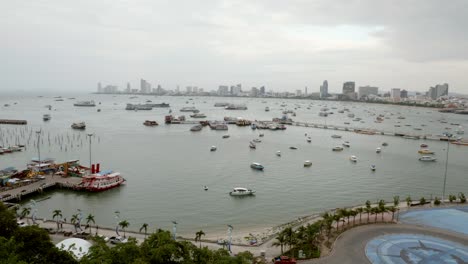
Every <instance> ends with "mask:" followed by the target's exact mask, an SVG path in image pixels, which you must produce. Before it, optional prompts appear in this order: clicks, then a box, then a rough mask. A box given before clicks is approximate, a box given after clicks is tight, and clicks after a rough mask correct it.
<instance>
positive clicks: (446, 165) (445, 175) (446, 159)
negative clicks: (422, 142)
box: [442, 134, 452, 202]
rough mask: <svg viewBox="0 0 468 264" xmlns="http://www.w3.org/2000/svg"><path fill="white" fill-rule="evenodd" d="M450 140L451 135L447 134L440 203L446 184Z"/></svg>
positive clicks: (443, 197) (443, 199)
mask: <svg viewBox="0 0 468 264" xmlns="http://www.w3.org/2000/svg"><path fill="white" fill-rule="evenodd" d="M451 138H452V134H447V154H446V157H445V173H444V189H443V191H442V202H444V201H445V186H446V183H447V168H448V158H449V149H450V139H451Z"/></svg>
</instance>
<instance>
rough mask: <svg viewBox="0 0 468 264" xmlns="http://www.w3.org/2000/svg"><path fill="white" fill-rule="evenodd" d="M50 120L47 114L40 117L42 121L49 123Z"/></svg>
mask: <svg viewBox="0 0 468 264" xmlns="http://www.w3.org/2000/svg"><path fill="white" fill-rule="evenodd" d="M50 118H51V117H50V115H49V114H44V115H43V116H42V120H44V121H49V120H50Z"/></svg>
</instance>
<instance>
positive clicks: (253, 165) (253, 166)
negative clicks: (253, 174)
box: [250, 162, 265, 170]
mask: <svg viewBox="0 0 468 264" xmlns="http://www.w3.org/2000/svg"><path fill="white" fill-rule="evenodd" d="M250 168H252V169H256V170H263V169H264V168H265V167H263V165H262V164H260V163H258V162H252V164H250Z"/></svg>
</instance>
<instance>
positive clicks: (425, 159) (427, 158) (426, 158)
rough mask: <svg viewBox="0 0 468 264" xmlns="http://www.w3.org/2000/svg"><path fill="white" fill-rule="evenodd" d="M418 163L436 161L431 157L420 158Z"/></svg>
mask: <svg viewBox="0 0 468 264" xmlns="http://www.w3.org/2000/svg"><path fill="white" fill-rule="evenodd" d="M419 160H420V161H436V160H437V159H436V158H434V157H431V156H422V157H420V158H419Z"/></svg>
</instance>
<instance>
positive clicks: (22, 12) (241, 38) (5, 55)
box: [0, 0, 468, 93]
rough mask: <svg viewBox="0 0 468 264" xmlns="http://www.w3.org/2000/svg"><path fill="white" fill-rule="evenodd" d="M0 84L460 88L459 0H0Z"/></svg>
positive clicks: (462, 6) (463, 54)
mask: <svg viewBox="0 0 468 264" xmlns="http://www.w3.org/2000/svg"><path fill="white" fill-rule="evenodd" d="M0 2H1V9H0V34H1V38H0V40H1V41H0V59H1V62H2V63H1V64H0V76H1V78H0V82H1V86H0V92H1V91H7V92H8V91H12V90H14V91H18V90H24V91H41V90H46V89H47V90H55V91H67V92H74V91H83V92H88V91H95V89H96V83H97V82H98V81H101V82H102V83H103V84H116V85H119V86H120V87H121V88H122V87H124V86H125V84H126V82H127V81H130V82H131V84H132V86H133V88H138V87H137V86H139V79H140V78H145V79H147V80H148V81H149V82H151V83H152V84H155V85H157V84H161V85H162V86H163V87H164V88H168V89H174V88H175V87H176V85H180V86H181V87H185V86H187V85H196V86H199V87H203V88H205V89H206V90H211V89H217V87H218V85H220V84H227V85H231V84H237V83H242V85H243V87H246V88H250V87H252V86H261V85H265V86H266V87H267V90H269V89H272V90H274V91H295V90H296V89H303V88H304V87H305V86H308V87H309V91H318V89H319V86H320V84H321V83H322V81H323V80H325V79H326V80H328V83H329V87H330V88H329V90H330V91H331V92H338V91H341V87H342V83H343V82H344V81H355V82H356V84H357V86H362V85H373V86H378V87H380V88H381V89H383V90H389V89H391V88H395V87H397V88H404V89H409V90H418V91H426V90H427V88H428V87H429V86H431V85H435V84H437V83H444V82H447V83H449V85H450V91H451V92H459V93H468V29H467V27H468V1H465V0H450V1H442V0H440V1H436V0H419V1H418V0H414V1H407V0H405V1H403V0H402V1H377V0H359V1H358V0H356V1H352V0H316V1H314V0H302V1H296V0H259V1H255V0H239V1H203V0H200V1H195V0H192V1H175V0H166V1H162V0H128V1H118V0H106V1H104V0H30V1H25V0H0Z"/></svg>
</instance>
